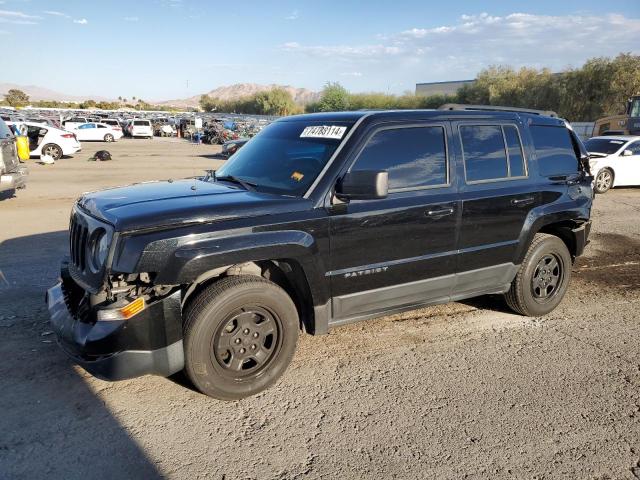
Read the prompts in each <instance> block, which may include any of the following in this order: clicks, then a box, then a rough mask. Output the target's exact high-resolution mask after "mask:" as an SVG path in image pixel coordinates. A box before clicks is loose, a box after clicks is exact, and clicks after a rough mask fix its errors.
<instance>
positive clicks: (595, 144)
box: [584, 138, 627, 155]
mask: <svg viewBox="0 0 640 480" xmlns="http://www.w3.org/2000/svg"><path fill="white" fill-rule="evenodd" d="M625 143H627V142H626V141H625V140H615V139H608V138H591V139H589V140H587V141H586V142H585V144H584V146H585V147H586V149H587V152H589V153H604V154H605V155H611V154H612V153H616V152H617V151H618V150H620V147H622V146H623V145H624V144H625Z"/></svg>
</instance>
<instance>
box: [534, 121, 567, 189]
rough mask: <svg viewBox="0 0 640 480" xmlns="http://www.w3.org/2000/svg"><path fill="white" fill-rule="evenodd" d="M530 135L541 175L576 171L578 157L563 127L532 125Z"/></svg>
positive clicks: (564, 173)
mask: <svg viewBox="0 0 640 480" xmlns="http://www.w3.org/2000/svg"><path fill="white" fill-rule="evenodd" d="M531 136H532V137H533V144H534V145H535V147H536V153H537V156H538V167H539V169H540V174H541V175H544V176H553V175H566V174H571V173H576V172H577V171H578V158H577V157H576V154H575V151H574V149H573V143H572V142H571V136H570V135H569V131H568V130H567V129H566V128H565V127H551V126H542V125H533V126H531Z"/></svg>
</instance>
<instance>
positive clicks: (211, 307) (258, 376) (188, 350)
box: [184, 275, 300, 400]
mask: <svg viewBox="0 0 640 480" xmlns="http://www.w3.org/2000/svg"><path fill="white" fill-rule="evenodd" d="M184 318H185V323H184V353H185V371H186V373H187V376H188V377H189V379H190V380H191V381H192V382H193V384H194V385H195V387H196V388H197V389H198V390H200V392H202V393H204V394H205V395H209V396H211V397H214V398H217V399H220V400H238V399H241V398H245V397H248V396H251V395H255V394H256V393H258V392H261V391H262V390H264V389H266V388H268V387H270V386H271V385H273V384H274V383H275V382H276V381H277V380H278V379H279V378H280V376H281V375H282V374H283V373H284V371H285V370H286V369H287V367H288V366H289V363H291V359H292V358H293V354H294V352H295V349H296V344H297V341H298V331H299V330H300V321H299V318H298V312H297V310H296V307H295V305H294V303H293V301H292V300H291V298H290V297H289V295H288V294H287V293H286V292H285V291H284V290H283V289H282V288H280V287H279V286H278V285H276V284H275V283H272V282H270V281H268V280H266V279H264V278H262V277H256V276H249V275H239V276H230V277H226V278H223V279H221V280H219V281H217V282H215V283H214V284H212V285H210V286H209V287H208V288H206V289H205V290H203V291H202V292H201V293H200V294H199V295H198V296H197V297H196V298H195V299H194V300H193V301H191V302H190V303H189V305H188V306H187V308H186V309H185V315H184ZM252 350H255V352H256V354H257V355H258V356H256V357H253V356H252Z"/></svg>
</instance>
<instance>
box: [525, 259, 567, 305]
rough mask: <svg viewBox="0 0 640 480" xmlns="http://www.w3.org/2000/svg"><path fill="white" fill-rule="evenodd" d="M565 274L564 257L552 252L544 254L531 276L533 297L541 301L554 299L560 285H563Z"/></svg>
mask: <svg viewBox="0 0 640 480" xmlns="http://www.w3.org/2000/svg"><path fill="white" fill-rule="evenodd" d="M563 275H564V269H563V266H562V259H560V258H558V257H556V256H555V255H554V254H552V253H549V254H547V255H545V256H543V257H542V258H541V259H540V261H539V262H538V264H537V265H536V268H535V270H534V272H533V277H531V290H532V294H533V298H535V299H536V300H537V301H538V302H541V303H544V302H548V301H550V300H552V299H553V296H554V295H555V294H557V293H558V287H559V286H560V285H562V277H563Z"/></svg>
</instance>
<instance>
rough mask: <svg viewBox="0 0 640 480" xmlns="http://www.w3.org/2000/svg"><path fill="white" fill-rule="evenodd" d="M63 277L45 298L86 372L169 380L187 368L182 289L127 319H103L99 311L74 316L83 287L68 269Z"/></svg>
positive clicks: (60, 334)
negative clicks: (183, 339)
mask: <svg viewBox="0 0 640 480" xmlns="http://www.w3.org/2000/svg"><path fill="white" fill-rule="evenodd" d="M61 277H62V279H61V281H60V282H59V283H58V284H56V285H55V286H53V287H52V288H50V289H49V290H48V291H47V295H46V302H47V306H48V308H49V315H50V317H51V318H50V322H51V326H52V328H53V330H54V332H55V333H56V336H57V338H58V343H59V344H60V346H61V347H62V349H63V350H64V351H65V352H66V353H67V354H68V355H69V356H70V357H71V358H72V359H73V360H74V361H75V363H77V364H78V365H80V366H81V367H82V368H84V369H85V370H86V371H87V372H89V373H91V374H92V375H94V376H96V377H98V378H101V379H103V380H125V379H128V378H134V377H139V376H141V375H146V374H152V375H160V376H163V377H166V376H169V375H172V374H174V373H176V372H179V371H180V370H182V369H183V368H184V351H183V346H182V317H181V307H180V292H179V291H178V292H175V293H173V294H172V295H169V296H167V297H164V298H162V299H160V300H157V301H155V302H152V303H149V304H148V305H147V306H146V308H145V309H144V310H142V311H141V312H140V313H138V314H136V315H134V316H132V317H131V318H129V319H127V320H115V321H113V320H110V321H101V320H96V317H97V316H96V310H97V309H96V308H95V307H94V308H92V309H89V310H88V311H85V312H84V313H83V314H81V315H79V314H78V313H73V312H72V311H73V310H74V307H75V306H74V305H70V303H71V302H72V301H73V300H72V299H73V298H76V299H77V297H78V293H79V292H78V289H80V287H79V286H78V285H77V284H75V282H74V281H73V279H72V278H71V277H70V276H69V274H68V272H67V271H66V269H65V268H63V269H62V275H61ZM74 290H75V291H74ZM70 307H71V308H70Z"/></svg>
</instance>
